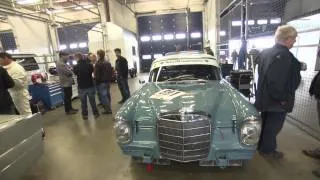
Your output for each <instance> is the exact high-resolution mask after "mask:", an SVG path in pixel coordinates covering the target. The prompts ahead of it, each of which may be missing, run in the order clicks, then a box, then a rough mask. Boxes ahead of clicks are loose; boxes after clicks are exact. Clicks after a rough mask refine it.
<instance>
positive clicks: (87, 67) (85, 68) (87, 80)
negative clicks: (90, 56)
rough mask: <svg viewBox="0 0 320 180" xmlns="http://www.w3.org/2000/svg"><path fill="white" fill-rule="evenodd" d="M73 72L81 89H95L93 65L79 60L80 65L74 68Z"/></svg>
mask: <svg viewBox="0 0 320 180" xmlns="http://www.w3.org/2000/svg"><path fill="white" fill-rule="evenodd" d="M73 72H74V74H75V75H76V76H77V80H78V87H79V89H88V88H92V87H94V84H93V78H92V73H93V65H92V64H90V63H89V62H88V61H87V60H84V59H83V60H79V61H78V64H77V65H75V66H74V68H73Z"/></svg>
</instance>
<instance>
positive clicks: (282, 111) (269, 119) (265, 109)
mask: <svg viewBox="0 0 320 180" xmlns="http://www.w3.org/2000/svg"><path fill="white" fill-rule="evenodd" d="M296 37H297V31H296V30H295V29H294V28H293V27H292V26H288V25H284V26H279V27H278V29H277V31H276V34H275V38H276V44H275V45H274V46H273V47H272V48H269V49H265V50H263V51H262V52H261V53H260V54H259V56H258V62H259V64H258V73H259V79H258V89H257V93H256V102H255V106H256V107H257V109H258V110H259V111H261V118H262V132H261V137H260V142H259V147H258V151H259V153H260V155H262V156H265V157H271V158H275V159H281V158H283V156H284V155H283V153H282V152H279V151H277V135H278V133H279V132H280V131H281V129H282V126H283V124H284V121H285V118H286V114H287V113H288V112H291V111H292V109H293V106H294V98H295V91H296V89H297V88H298V86H299V84H300V81H301V75H300V70H301V64H300V62H299V61H298V60H297V59H296V58H295V57H294V55H293V54H292V53H291V52H290V50H289V49H291V48H292V47H293V44H294V43H295V42H296Z"/></svg>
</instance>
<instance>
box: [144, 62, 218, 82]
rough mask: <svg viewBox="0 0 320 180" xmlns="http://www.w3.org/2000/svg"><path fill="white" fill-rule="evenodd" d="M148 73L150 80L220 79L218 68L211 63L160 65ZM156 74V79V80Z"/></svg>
mask: <svg viewBox="0 0 320 180" xmlns="http://www.w3.org/2000/svg"><path fill="white" fill-rule="evenodd" d="M158 71H159V68H156V69H154V70H153V71H152V72H151V73H150V81H151V82H156V81H157V82H162V81H183V80H220V71H219V68H217V67H215V66H212V65H178V66H162V67H161V69H160V72H159V73H158ZM157 75H158V80H157Z"/></svg>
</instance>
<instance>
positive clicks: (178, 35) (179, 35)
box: [176, 33, 186, 39]
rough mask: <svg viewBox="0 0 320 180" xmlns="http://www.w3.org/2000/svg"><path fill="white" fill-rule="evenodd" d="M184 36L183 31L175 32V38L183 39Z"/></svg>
mask: <svg viewBox="0 0 320 180" xmlns="http://www.w3.org/2000/svg"><path fill="white" fill-rule="evenodd" d="M185 38H186V34H184V33H178V34H176V39H185Z"/></svg>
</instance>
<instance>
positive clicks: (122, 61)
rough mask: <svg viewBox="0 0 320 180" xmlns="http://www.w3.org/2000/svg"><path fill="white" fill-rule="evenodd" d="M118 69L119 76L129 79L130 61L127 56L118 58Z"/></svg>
mask: <svg viewBox="0 0 320 180" xmlns="http://www.w3.org/2000/svg"><path fill="white" fill-rule="evenodd" d="M116 70H117V73H118V77H122V78H125V79H127V78H128V61H127V60H126V58H124V57H122V56H120V57H119V58H118V59H117V60H116Z"/></svg>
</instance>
